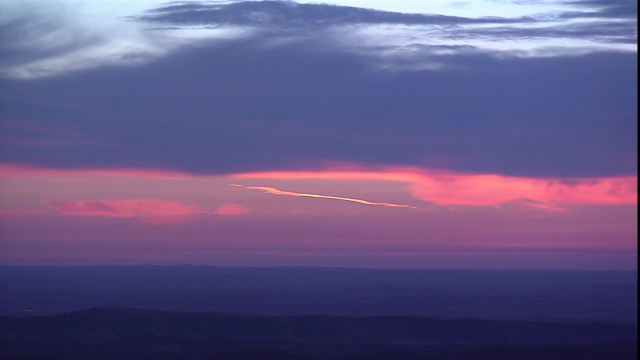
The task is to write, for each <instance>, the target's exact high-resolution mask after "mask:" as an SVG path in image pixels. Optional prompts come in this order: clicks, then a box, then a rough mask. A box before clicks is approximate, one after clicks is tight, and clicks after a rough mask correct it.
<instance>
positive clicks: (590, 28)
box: [132, 0, 637, 43]
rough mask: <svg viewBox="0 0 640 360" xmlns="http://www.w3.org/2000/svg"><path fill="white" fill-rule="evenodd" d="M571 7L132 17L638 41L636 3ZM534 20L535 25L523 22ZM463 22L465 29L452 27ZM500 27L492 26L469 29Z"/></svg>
mask: <svg viewBox="0 0 640 360" xmlns="http://www.w3.org/2000/svg"><path fill="white" fill-rule="evenodd" d="M564 3H565V4H568V5H573V7H575V8H576V11H565V12H555V13H549V14H535V15H531V16H523V17H517V18H504V17H482V18H469V17H456V16H443V15H436V14H404V13H395V12H386V11H379V10H373V9H362V8H355V7H348V6H336V5H327V4H298V3H295V2H291V1H245V2H232V3H224V4H215V3H214V4H204V3H177V4H173V5H168V6H163V7H160V8H157V9H153V10H152V11H150V12H149V13H148V14H146V15H143V16H139V17H133V18H132V19H134V20H137V21H144V22H152V23H154V22H159V23H166V24H173V25H181V26H186V25H206V26H248V27H258V28H270V29H280V30H293V31H301V30H302V29H307V30H308V29H310V28H311V29H323V28H327V27H331V26H345V25H410V26H440V27H442V28H441V31H442V34H441V36H444V37H456V38H460V36H462V38H473V37H476V36H489V35H491V36H493V38H494V39H496V40H499V39H501V37H503V38H502V39H504V37H506V38H507V39H510V38H523V37H525V38H534V37H538V38H557V37H569V38H581V39H584V38H585V37H590V38H592V39H601V40H603V41H605V42H622V43H635V42H636V41H637V3H635V2H631V1H627V0H621V1H619V2H609V1H597V0H594V1H590V0H584V1H583V0H579V1H567V2H564ZM567 19H589V20H591V21H589V22H586V23H567V24H561V25H558V23H557V22H558V21H561V20H567ZM527 24H529V25H532V24H535V25H536V26H535V27H524V26H523V25H527ZM460 25H466V26H465V27H464V28H458V27H456V26H460ZM470 25H501V26H500V27H499V28H497V29H493V28H486V27H471V28H470V27H468V26H470Z"/></svg>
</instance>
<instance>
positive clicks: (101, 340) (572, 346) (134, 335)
mask: <svg viewBox="0 0 640 360" xmlns="http://www.w3.org/2000/svg"><path fill="white" fill-rule="evenodd" d="M636 339H637V327H636V326H634V325H629V324H606V323H589V324H575V323H548V322H544V323H543V322H527V321H489V320H475V319H451V320H443V319H430V318H423V317H411V316H375V317H344V316H286V317H267V316H243V315H227V314H216V313H188V312H184V313H182V312H163V311H150V310H136V309H126V308H93V309H88V310H83V311H78V312H73V313H69V314H62V315H53V316H36V317H0V341H1V342H0V345H1V347H0V357H1V358H3V359H12V358H13V359H80V358H92V359H110V358H122V359H124V358H131V359H192V358H201V359H208V358H211V359H213V358H215V359H245V358H246V359H249V358H267V359H268V358H274V359H276V358H277V359H288V358H301V359H341V358H366V359H403V358H404V359H414V358H415V359H418V358H420V359H449V358H451V356H453V355H455V356H456V358H457V359H494V358H496V359H497V358H514V357H515V358H524V359H567V358H580V359H635V358H636V355H637V342H636Z"/></svg>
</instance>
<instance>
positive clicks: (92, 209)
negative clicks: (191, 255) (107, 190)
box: [46, 199, 199, 218]
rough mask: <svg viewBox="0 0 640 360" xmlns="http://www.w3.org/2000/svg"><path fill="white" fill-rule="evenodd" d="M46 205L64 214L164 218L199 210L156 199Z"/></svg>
mask: <svg viewBox="0 0 640 360" xmlns="http://www.w3.org/2000/svg"><path fill="white" fill-rule="evenodd" d="M46 205H48V206H50V207H52V208H53V209H54V210H55V211H57V212H58V214H60V215H63V216H100V217H114V218H134V217H141V218H162V217H178V216H191V215H194V214H196V213H197V212H199V211H198V208H197V207H196V206H194V205H188V204H183V203H179V202H174V201H163V200H155V199H126V200H82V201H49V202H46Z"/></svg>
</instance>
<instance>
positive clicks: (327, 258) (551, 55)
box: [0, 0, 638, 270]
mask: <svg viewBox="0 0 640 360" xmlns="http://www.w3.org/2000/svg"><path fill="white" fill-rule="evenodd" d="M637 116H638V113H637V2H636V1H628V0H616V1H610V0H566V1H555V0H554V1H520V0H513V1H511V0H478V1H445V0H441V1H440V0H437V1H427V0H424V1H418V0H413V1H411V0H402V1H385V0H371V1H366V0H362V1H358V0H344V1H327V2H320V1H298V2H294V1H208V2H199V1H177V2H163V1H157V0H144V1H135V2H131V1H119V0H118V1H116V0H114V1H78V0H76V1H74V0H61V1H16V0H9V1H2V2H0V265H99V264H202V265H216V266H339V267H367V268H464V269H571V270H637V235H638V230H637V160H638V159H637V152H638V148H637V130H638V129H637Z"/></svg>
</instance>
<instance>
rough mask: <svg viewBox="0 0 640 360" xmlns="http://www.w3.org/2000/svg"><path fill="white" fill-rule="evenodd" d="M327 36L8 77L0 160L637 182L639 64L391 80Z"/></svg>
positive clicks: (536, 62) (487, 62) (227, 44)
mask: <svg viewBox="0 0 640 360" xmlns="http://www.w3.org/2000/svg"><path fill="white" fill-rule="evenodd" d="M231 5H234V4H231ZM231 5H229V6H231ZM240 5H243V4H242V3H238V4H235V6H240ZM249 5H255V4H249ZM249 5H247V4H244V6H249ZM265 5H266V4H261V5H260V6H265ZM269 6H283V4H271V5H269ZM284 6H291V4H284ZM313 6H314V5H308V7H305V8H304V9H305V11H306V12H308V13H313V11H318V12H320V13H323V14H324V15H317V14H316V15H314V16H316V17H320V18H323V19H324V18H329V19H334V18H336V19H342V18H350V17H352V16H353V13H357V11H359V10H358V9H353V8H346V10H345V8H342V7H330V6H321V5H315V6H317V7H313ZM227 9H229V8H227ZM324 10H331V11H334V12H335V13H336V14H338V15H336V16H335V17H334V15H331V13H330V12H329V14H327V13H324V12H323V11H324ZM342 10H345V11H346V13H341V11H342ZM189 11H191V10H189V9H187V8H185V7H184V6H182V7H180V9H179V10H177V11H173V10H171V8H164V9H163V10H162V11H159V12H157V13H158V14H161V15H162V16H165V15H166V14H177V13H179V15H180V16H181V17H182V18H184V19H189V18H190V17H189ZM193 11H196V12H197V11H202V10H197V8H194V9H193ZM269 11H271V10H269ZM364 14H373V15H371V16H372V17H375V16H374V15H376V14H377V12H373V13H372V12H371V11H369V10H367V11H366V12H364ZM193 16H194V17H193V19H196V17H195V15H193ZM225 16H227V18H230V17H231V16H229V15H225ZM255 16H257V17H259V16H258V15H255ZM282 16H285V17H288V16H292V15H290V14H288V13H286V14H284V15H282ZM305 16H311V15H305ZM340 16H342V18H340ZM363 16H364V15H363ZM379 16H380V17H381V18H385V16H390V17H395V16H403V15H402V14H392V15H389V14H386V13H380V14H379ZM194 21H195V22H199V21H201V20H199V19H196V20H194ZM242 21H244V20H242ZM292 21H294V20H292ZM322 21H325V20H322ZM327 21H328V20H327ZM336 21H340V22H344V21H346V20H336ZM280 35H281V34H280V33H279V35H278V36H280ZM327 36H329V35H327V33H325V32H322V31H319V32H318V35H317V36H315V35H314V34H306V36H305V37H302V38H299V39H298V40H297V41H291V42H287V43H284V44H280V45H278V46H264V45H265V44H266V43H269V42H270V41H272V40H273V39H274V34H273V31H271V30H269V31H264V32H261V31H256V32H255V33H254V34H253V35H252V36H250V37H244V38H242V39H236V40H224V41H222V40H211V41H208V42H200V43H198V44H197V45H194V46H187V47H183V48H182V49H181V50H180V51H177V52H174V53H172V54H170V55H168V56H165V57H163V58H160V59H157V60H155V61H153V62H150V63H146V64H144V65H140V66H135V67H122V66H120V67H119V66H103V67H99V68H94V69H90V70H84V71H78V72H72V73H66V74H60V75H58V76H51V77H46V78H39V79H30V80H20V79H4V80H2V82H3V83H2V86H1V87H0V99H1V101H2V103H1V105H0V106H1V108H0V109H1V112H2V133H3V142H2V153H1V156H2V161H3V162H5V163H13V164H27V165H36V166H48V167H57V168H78V167H150V168H170V169H177V170H186V171H191V172H196V173H229V172H238V171H254V170H271V169H287V168H299V167H301V166H302V167H304V166H311V165H312V164H315V163H317V162H318V161H324V160H333V161H347V162H359V163H364V164H382V165H416V166H431V167H439V168H448V169H453V170H460V171H470V172H491V173H502V174H509V175H524V176H558V177H582V176H607V175H629V174H635V173H636V172H637V166H636V162H637V155H636V154H637V135H636V133H637V122H636V119H637V100H636V98H637V55H636V53H630V52H588V53H584V54H579V55H571V56H560V55H559V56H553V57H543V58H518V57H509V56H498V55H499V54H498V55H496V54H495V53H491V52H485V51H480V50H478V49H474V48H463V49H461V51H452V52H443V51H441V50H442V48H441V47H429V46H422V47H418V49H417V50H415V49H414V51H413V52H412V55H411V57H408V58H403V60H402V61H403V62H407V63H411V64H413V63H416V64H419V63H423V62H425V61H427V62H430V63H435V64H444V66H441V67H437V68H431V69H429V68H427V69H426V70H420V67H419V66H417V67H415V69H414V70H411V71H388V70H380V69H377V68H376V67H372V66H371V63H372V58H371V56H370V55H369V54H367V53H362V52H357V51H346V50H345V48H344V44H341V45H340V46H334V43H335V42H337V41H338V39H337V38H336V39H332V38H327ZM334 36H335V35H334ZM411 64H409V65H411ZM404 65H407V64H404ZM409 67H410V66H409Z"/></svg>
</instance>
